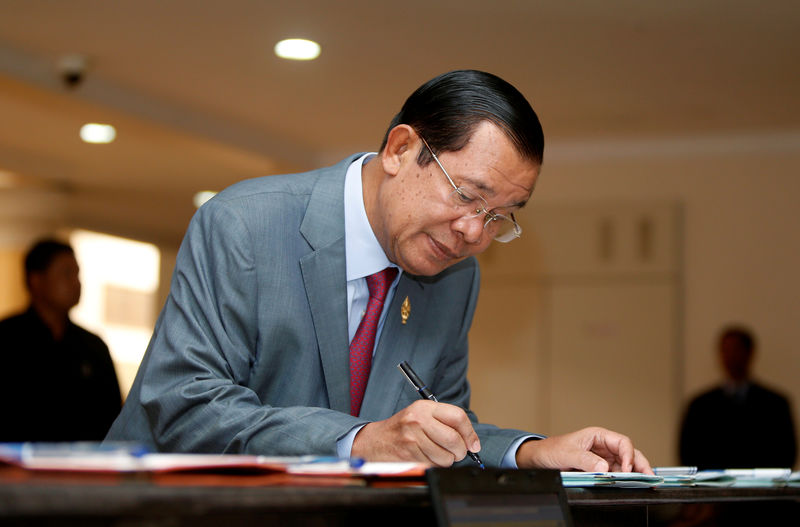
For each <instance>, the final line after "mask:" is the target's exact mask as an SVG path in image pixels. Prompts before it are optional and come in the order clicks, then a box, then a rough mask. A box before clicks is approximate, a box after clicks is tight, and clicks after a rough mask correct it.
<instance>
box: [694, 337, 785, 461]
mask: <svg viewBox="0 0 800 527" xmlns="http://www.w3.org/2000/svg"><path fill="white" fill-rule="evenodd" d="M718 346H719V348H718V353H719V361H720V364H721V366H722V369H723V371H724V373H725V381H724V382H723V384H722V385H721V386H718V387H716V388H714V389H712V390H709V391H707V392H705V393H703V394H701V395H699V396H697V397H696V398H695V399H693V400H692V402H691V403H690V404H689V408H688V410H687V411H686V415H685V417H684V420H683V426H682V427H681V437H680V456H681V463H682V464H684V465H690V466H696V467H698V468H700V469H724V468H757V467H792V466H794V463H795V461H796V459H797V443H796V439H795V428H794V423H793V420H792V411H791V408H790V405H789V401H788V399H786V397H784V396H783V395H781V394H779V393H777V392H774V391H772V390H770V389H769V388H766V387H765V386H762V385H761V384H758V383H756V382H755V381H753V380H752V378H751V376H750V368H751V366H752V364H753V357H754V355H755V352H756V342H755V337H754V336H753V334H752V333H751V332H750V331H749V330H748V329H746V328H743V327H738V326H731V327H728V328H725V329H724V330H723V331H722V333H721V334H720V337H719V341H718ZM745 438H746V439H745Z"/></svg>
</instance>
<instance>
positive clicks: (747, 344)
mask: <svg viewBox="0 0 800 527" xmlns="http://www.w3.org/2000/svg"><path fill="white" fill-rule="evenodd" d="M726 338H735V339H736V340H738V341H739V344H741V345H742V347H743V348H744V349H745V350H747V351H748V352H750V353H752V352H753V350H755V349H756V339H755V336H753V332H752V331H750V330H749V329H747V328H745V327H743V326H728V327H726V328H725V329H723V330H722V332H721V333H720V336H719V341H720V342H722V341H723V340H725V339H726Z"/></svg>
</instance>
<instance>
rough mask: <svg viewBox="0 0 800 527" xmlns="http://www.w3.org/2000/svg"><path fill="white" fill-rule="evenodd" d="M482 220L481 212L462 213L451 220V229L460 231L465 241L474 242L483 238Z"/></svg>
mask: <svg viewBox="0 0 800 527" xmlns="http://www.w3.org/2000/svg"><path fill="white" fill-rule="evenodd" d="M483 221H484V215H483V214H479V215H477V216H472V215H463V216H461V217H460V218H458V219H456V220H455V221H453V230H455V231H456V232H460V233H461V235H462V236H463V237H464V241H465V242H466V243H469V244H476V243H479V242H480V241H481V239H482V238H483Z"/></svg>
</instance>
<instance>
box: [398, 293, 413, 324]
mask: <svg viewBox="0 0 800 527" xmlns="http://www.w3.org/2000/svg"><path fill="white" fill-rule="evenodd" d="M410 314H411V302H409V301H408V297H406V299H405V300H403V305H402V306H400V320H401V321H402V323H403V324H405V323H406V322H408V315H410Z"/></svg>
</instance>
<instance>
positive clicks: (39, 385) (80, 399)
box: [0, 239, 122, 442]
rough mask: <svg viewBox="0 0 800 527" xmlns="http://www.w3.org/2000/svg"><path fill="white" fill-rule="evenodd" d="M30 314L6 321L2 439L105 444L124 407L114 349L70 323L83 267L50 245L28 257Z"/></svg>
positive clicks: (1, 335)
mask: <svg viewBox="0 0 800 527" xmlns="http://www.w3.org/2000/svg"><path fill="white" fill-rule="evenodd" d="M25 285H26V287H27V289H28V293H29V295H30V305H29V306H28V309H27V310H26V311H25V312H23V313H20V314H17V315H14V316H11V317H9V318H6V319H5V320H2V321H0V441H13V442H22V441H83V440H101V439H103V437H105V434H106V432H108V428H109V427H110V426H111V423H112V422H113V421H114V419H115V418H116V417H117V414H119V411H120V408H121V407H122V397H121V394H120V389H119V383H118V382H117V375H116V373H115V371H114V365H113V363H112V361H111V355H110V354H109V352H108V347H107V346H106V345H105V343H104V342H103V341H102V340H101V339H100V337H98V336H97V335H95V334H93V333H90V332H88V331H86V330H85V329H83V328H81V327H80V326H78V325H76V324H74V323H73V322H72V321H71V320H70V319H69V311H70V309H72V308H73V307H74V306H75V305H77V304H78V301H79V300H80V296H81V283H80V280H79V279H78V262H77V260H76V259H75V254H74V252H73V250H72V247H70V246H69V245H67V244H64V243H62V242H59V241H56V240H50V239H48V240H42V241H39V242H38V243H36V244H34V245H33V247H32V248H31V249H30V250H29V251H28V253H27V255H26V257H25Z"/></svg>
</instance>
